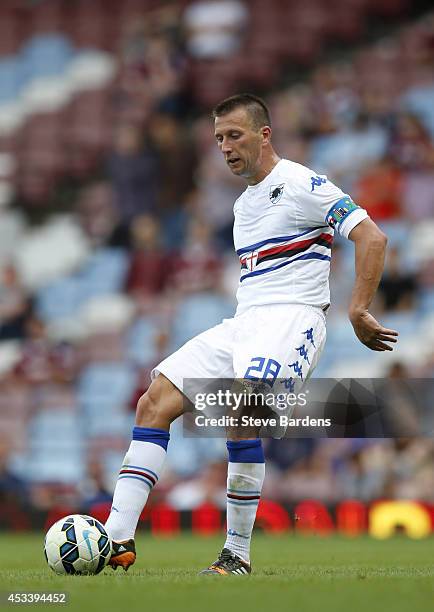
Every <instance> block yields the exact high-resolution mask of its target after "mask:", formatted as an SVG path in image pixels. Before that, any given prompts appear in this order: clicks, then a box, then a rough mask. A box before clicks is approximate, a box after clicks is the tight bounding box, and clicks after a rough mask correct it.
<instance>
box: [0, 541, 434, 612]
mask: <svg viewBox="0 0 434 612" xmlns="http://www.w3.org/2000/svg"><path fill="white" fill-rule="evenodd" d="M42 541H43V536H42V534H39V535H38V534H32V535H29V534H26V535H15V536H12V535H0V568H1V569H0V590H1V591H3V593H4V592H6V591H11V590H17V591H52V592H54V591H56V592H60V591H66V592H67V593H68V594H69V603H68V604H67V605H66V606H63V607H64V608H66V609H68V610H82V611H84V612H86V611H87V610H89V611H93V610H107V611H111V610H122V611H123V612H133V611H135V610H140V611H143V612H148V610H149V611H150V610H152V612H154V611H156V612H160V611H163V610H164V611H165V610H174V611H178V610H189V611H191V612H195V611H199V610H200V611H201V612H214V611H217V610H218V611H219V612H226V611H227V612H229V611H232V610H234V609H237V608H239V610H240V612H245V611H251V610H255V611H256V610H258V611H259V610H260V611H261V612H262V611H264V612H280V611H282V612H283V611H284V610H291V611H297V612H306V611H309V612H310V611H312V612H328V611H329V610H330V611H333V612H338V611H341V610H342V611H344V610H345V612H358V611H359V610H360V611H363V612H376V611H377V610H378V611H381V612H389V611H393V612H401V611H402V612H419V611H422V610H423V611H425V610H431V609H432V606H433V596H434V564H433V558H434V554H433V553H434V543H433V540H431V539H427V540H421V541H412V540H409V539H407V538H405V537H396V538H394V539H391V540H386V541H382V542H378V541H375V540H372V539H369V538H359V539H355V540H350V539H344V538H337V537H335V538H319V537H318V538H317V537H309V538H306V537H301V536H290V535H284V536H280V537H271V536H265V535H262V534H257V535H255V538H254V543H253V562H254V574H253V575H252V576H251V577H244V578H243V577H238V578H237V577H220V576H219V577H198V576H197V571H198V570H200V569H202V568H203V567H205V566H206V565H208V564H209V563H210V561H212V560H214V558H215V556H216V552H217V551H218V550H219V548H220V547H221V544H222V539H221V538H217V539H216V538H209V539H207V538H197V537H196V538H195V537H191V536H188V535H185V536H182V537H178V538H175V539H155V538H151V537H150V536H141V537H140V538H138V540H137V548H138V554H139V557H138V561H137V563H136V565H134V567H133V568H132V569H130V571H129V572H128V573H124V572H121V571H120V570H118V571H117V572H112V570H110V569H106V570H104V572H103V573H102V574H100V575H98V576H65V577H61V576H56V575H55V574H54V573H53V572H51V570H50V569H49V568H48V566H47V565H46V564H45V560H44V557H43V554H42ZM3 598H4V595H3ZM2 603H3V602H2ZM59 607H61V606H54V605H51V606H48V605H41V604H39V605H38V608H43V609H46V608H56V609H58V608H59Z"/></svg>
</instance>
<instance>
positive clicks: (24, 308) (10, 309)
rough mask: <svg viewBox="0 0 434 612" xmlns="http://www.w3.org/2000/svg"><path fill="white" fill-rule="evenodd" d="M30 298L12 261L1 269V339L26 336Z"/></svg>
mask: <svg viewBox="0 0 434 612" xmlns="http://www.w3.org/2000/svg"><path fill="white" fill-rule="evenodd" d="M28 308H29V298H28V296H27V294H26V292H25V290H24V288H23V287H21V286H20V280H19V277H18V273H17V270H16V269H15V267H14V266H13V264H12V263H7V264H5V265H4V266H3V268H2V269H1V279H0V340H13V339H18V338H23V337H24V326H25V318H26V314H27V312H28Z"/></svg>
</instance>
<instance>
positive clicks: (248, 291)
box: [234, 159, 368, 314]
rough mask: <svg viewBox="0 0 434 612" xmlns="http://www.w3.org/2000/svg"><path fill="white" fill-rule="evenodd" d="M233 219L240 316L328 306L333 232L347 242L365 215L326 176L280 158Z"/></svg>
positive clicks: (250, 189)
mask: <svg viewBox="0 0 434 612" xmlns="http://www.w3.org/2000/svg"><path fill="white" fill-rule="evenodd" d="M234 215H235V221H234V244H235V250H236V252H237V255H238V256H239V258H240V263H241V274H240V283H239V287H238V291H237V300H238V308H237V314H240V313H242V312H244V311H245V310H246V309H248V308H250V307H251V306H261V305H266V304H285V303H287V304H308V305H311V306H317V307H321V308H325V307H326V306H328V304H329V303H330V290H329V272H330V256H331V246H332V242H333V236H334V232H335V231H337V232H339V234H341V235H342V236H345V238H348V235H349V233H350V232H351V230H352V229H353V228H354V227H355V226H356V225H358V224H359V223H360V222H361V221H363V219H366V217H367V216H368V213H367V212H366V211H365V210H363V209H362V208H360V207H359V206H357V205H356V204H355V203H354V202H353V201H352V200H351V198H350V196H348V195H347V194H345V193H343V192H342V191H341V190H340V189H339V188H338V187H336V186H335V185H333V183H331V182H330V181H329V180H328V179H327V177H326V176H324V175H318V174H317V173H316V172H313V171H312V170H310V169H309V168H306V167H305V166H302V165H301V164H297V163H294V162H291V161H289V160H287V159H281V160H280V161H279V163H278V164H276V166H275V167H274V168H273V170H272V171H271V172H270V174H268V175H267V176H266V177H265V178H264V179H263V180H262V181H261V182H260V183H258V184H257V185H252V186H249V187H247V189H246V190H245V191H244V192H243V193H242V194H241V195H240V197H239V198H238V199H237V201H236V202H235V205H234Z"/></svg>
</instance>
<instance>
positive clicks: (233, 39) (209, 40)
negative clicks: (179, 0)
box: [184, 0, 248, 59]
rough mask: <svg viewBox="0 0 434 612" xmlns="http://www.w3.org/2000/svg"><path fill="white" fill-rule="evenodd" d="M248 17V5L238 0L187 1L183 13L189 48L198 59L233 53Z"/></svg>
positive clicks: (236, 48)
mask: <svg viewBox="0 0 434 612" xmlns="http://www.w3.org/2000/svg"><path fill="white" fill-rule="evenodd" d="M247 19H248V12H247V9H246V7H245V5H244V4H243V3H242V2H240V1H239V0H199V1H198V2H194V3H193V4H190V6H188V7H187V9H186V11H185V13H184V25H185V28H186V31H187V47H188V50H189V51H190V53H191V55H192V56H193V57H196V58H198V59H212V58H218V57H228V56H231V55H233V54H234V53H235V52H236V51H238V49H239V48H240V45H241V35H242V32H243V29H244V27H245V25H246V22H247Z"/></svg>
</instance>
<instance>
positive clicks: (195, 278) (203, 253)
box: [170, 218, 222, 293]
mask: <svg viewBox="0 0 434 612" xmlns="http://www.w3.org/2000/svg"><path fill="white" fill-rule="evenodd" d="M171 260H172V261H171V265H170V271H171V276H170V287H171V289H173V290H176V291H180V292H181V293H193V292H198V291H206V290H207V289H210V288H214V287H218V286H219V283H220V279H221V273H222V262H221V259H220V258H219V257H218V253H217V251H216V248H215V245H214V239H213V234H212V229H211V227H210V226H209V225H208V224H207V223H205V222H204V221H202V220H201V219H199V218H192V219H191V221H190V223H189V226H188V231H187V236H186V239H185V245H184V247H183V248H182V249H181V251H180V253H178V254H176V255H172V257H171Z"/></svg>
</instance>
